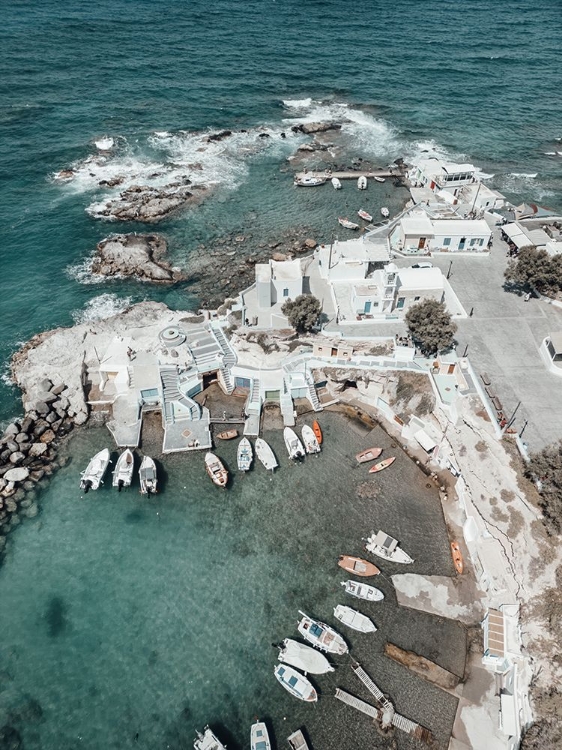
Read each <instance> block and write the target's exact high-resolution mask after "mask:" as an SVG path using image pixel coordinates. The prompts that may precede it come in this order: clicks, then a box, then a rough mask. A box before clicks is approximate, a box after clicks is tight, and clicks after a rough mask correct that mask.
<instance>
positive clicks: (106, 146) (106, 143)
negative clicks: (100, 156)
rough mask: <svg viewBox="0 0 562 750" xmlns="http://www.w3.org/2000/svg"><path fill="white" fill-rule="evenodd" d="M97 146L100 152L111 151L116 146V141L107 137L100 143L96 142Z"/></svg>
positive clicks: (101, 139)
mask: <svg viewBox="0 0 562 750" xmlns="http://www.w3.org/2000/svg"><path fill="white" fill-rule="evenodd" d="M94 143H95V144H96V148H97V149H98V150H99V151H111V149H112V148H113V146H115V141H114V140H113V138H110V137H109V136H106V137H105V138H100V139H99V141H94Z"/></svg>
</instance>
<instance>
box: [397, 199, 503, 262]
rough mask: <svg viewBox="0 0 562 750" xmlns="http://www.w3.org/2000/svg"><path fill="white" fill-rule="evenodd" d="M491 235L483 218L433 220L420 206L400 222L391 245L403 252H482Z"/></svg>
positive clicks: (486, 247) (486, 246)
mask: <svg viewBox="0 0 562 750" xmlns="http://www.w3.org/2000/svg"><path fill="white" fill-rule="evenodd" d="M491 237H492V230H491V229H490V227H489V226H488V223H487V222H486V221H484V220H483V219H460V218H458V219H432V218H430V217H429V216H428V214H427V213H426V212H425V211H423V210H421V209H418V210H415V211H412V212H410V214H408V216H405V217H404V218H402V219H401V220H400V221H399V222H398V224H397V226H396V227H395V229H394V231H393V232H392V235H391V245H392V247H394V248H396V249H397V250H399V251H400V252H404V253H420V252H422V253H425V254H429V253H432V252H451V253H453V252H482V251H486V250H487V249H488V244H489V242H490V239H491Z"/></svg>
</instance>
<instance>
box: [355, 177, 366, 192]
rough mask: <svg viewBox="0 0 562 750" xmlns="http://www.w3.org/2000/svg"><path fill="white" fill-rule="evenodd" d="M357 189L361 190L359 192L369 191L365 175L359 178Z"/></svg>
mask: <svg viewBox="0 0 562 750" xmlns="http://www.w3.org/2000/svg"><path fill="white" fill-rule="evenodd" d="M357 187H358V188H359V190H367V178H366V177H365V175H364V174H362V175H361V177H359V179H358V180H357Z"/></svg>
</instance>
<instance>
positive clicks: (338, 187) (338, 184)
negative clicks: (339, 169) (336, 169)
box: [332, 177, 341, 190]
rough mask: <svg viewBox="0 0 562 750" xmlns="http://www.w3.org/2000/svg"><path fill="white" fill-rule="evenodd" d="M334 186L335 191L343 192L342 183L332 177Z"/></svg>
mask: <svg viewBox="0 0 562 750" xmlns="http://www.w3.org/2000/svg"><path fill="white" fill-rule="evenodd" d="M332 185H333V186H334V189H335V190H341V182H340V181H339V180H338V178H337V177H332Z"/></svg>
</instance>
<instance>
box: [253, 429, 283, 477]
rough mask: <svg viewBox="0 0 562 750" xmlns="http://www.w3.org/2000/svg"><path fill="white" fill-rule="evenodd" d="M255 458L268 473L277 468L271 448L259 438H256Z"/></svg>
mask: <svg viewBox="0 0 562 750" xmlns="http://www.w3.org/2000/svg"><path fill="white" fill-rule="evenodd" d="M256 456H257V457H258V458H259V460H260V461H261V463H262V464H263V465H264V466H265V468H266V469H267V470H268V471H274V470H275V469H276V468H277V467H278V466H279V464H278V463H277V459H276V458H275V453H274V452H273V451H272V449H271V446H270V445H269V443H266V442H265V440H264V439H263V438H260V437H259V438H256Z"/></svg>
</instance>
